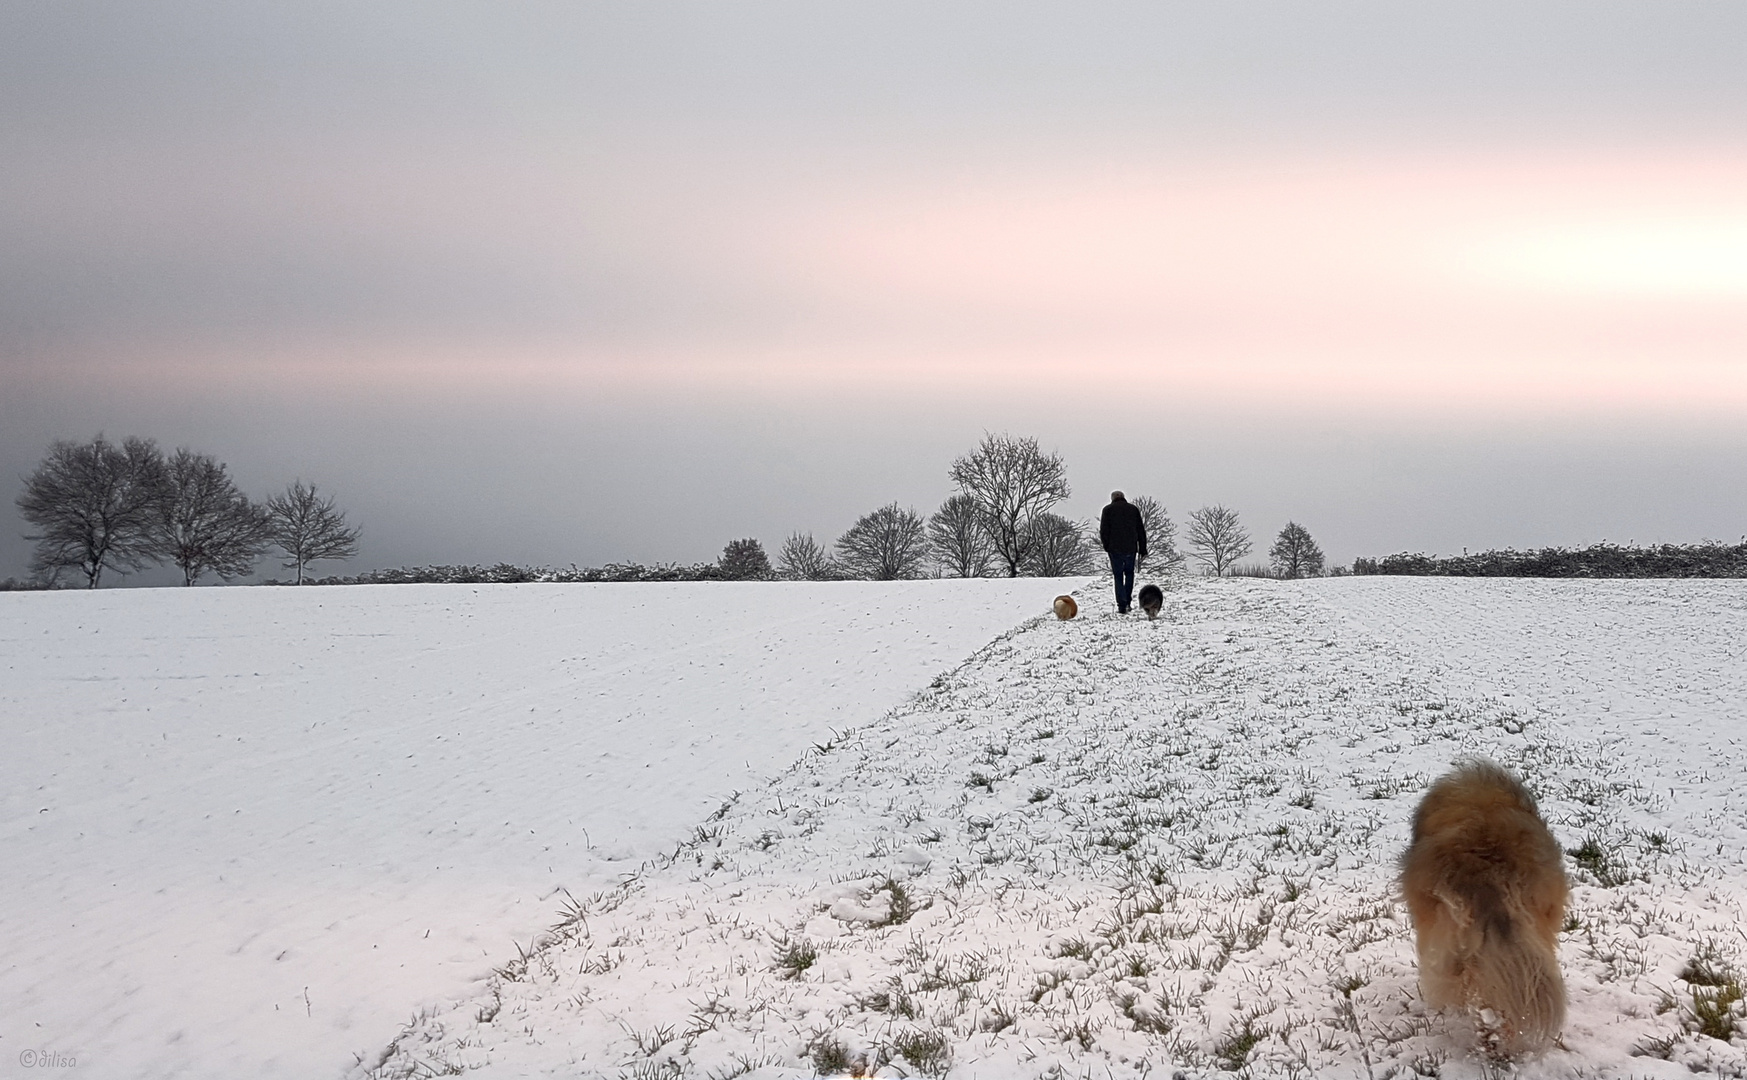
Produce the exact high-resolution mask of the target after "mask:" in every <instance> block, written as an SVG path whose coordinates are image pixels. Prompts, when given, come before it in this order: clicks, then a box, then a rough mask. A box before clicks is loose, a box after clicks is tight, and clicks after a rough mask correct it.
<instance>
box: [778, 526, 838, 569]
mask: <svg viewBox="0 0 1747 1080" xmlns="http://www.w3.org/2000/svg"><path fill="white" fill-rule="evenodd" d="M776 573H777V576H778V577H780V578H782V579H784V580H785V581H830V580H831V579H832V578H834V577H836V576H837V569H836V567H834V566H833V565H832V563H831V555H830V553H829V552H827V551H826V550H825V549H824V548H823V547H821V546H820V545H819V542H818V541H816V540H814V539H813V534H812V533H790V534H789V538H788V539H787V540H784V541H783V546H782V548H781V549H780V550H778V551H777V554H776Z"/></svg>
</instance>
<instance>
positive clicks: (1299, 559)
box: [1268, 521, 1322, 578]
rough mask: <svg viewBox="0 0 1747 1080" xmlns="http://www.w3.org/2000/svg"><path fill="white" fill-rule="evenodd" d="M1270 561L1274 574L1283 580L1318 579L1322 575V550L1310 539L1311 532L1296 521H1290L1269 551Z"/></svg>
mask: <svg viewBox="0 0 1747 1080" xmlns="http://www.w3.org/2000/svg"><path fill="white" fill-rule="evenodd" d="M1268 559H1269V561H1270V562H1272V563H1273V566H1274V572H1275V573H1276V574H1278V575H1279V576H1281V577H1283V578H1302V577H1316V576H1317V575H1318V574H1321V573H1322V549H1321V548H1320V547H1317V546H1316V541H1315V540H1312V539H1311V538H1310V531H1309V530H1308V529H1306V528H1305V527H1304V526H1302V525H1300V524H1298V523H1297V522H1296V521H1288V522H1287V523H1286V527H1285V528H1284V529H1281V530H1280V535H1279V536H1278V537H1276V538H1275V540H1274V546H1273V547H1271V548H1269V549H1268Z"/></svg>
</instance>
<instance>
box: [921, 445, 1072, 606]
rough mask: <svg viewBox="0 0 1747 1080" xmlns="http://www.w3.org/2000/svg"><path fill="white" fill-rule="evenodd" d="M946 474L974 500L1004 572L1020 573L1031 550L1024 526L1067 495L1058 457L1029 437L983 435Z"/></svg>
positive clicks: (1012, 575) (1064, 474)
mask: <svg viewBox="0 0 1747 1080" xmlns="http://www.w3.org/2000/svg"><path fill="white" fill-rule="evenodd" d="M949 475H950V476H951V478H952V482H953V483H954V484H956V485H958V489H959V491H961V492H963V493H964V494H966V495H969V496H970V497H971V498H972V499H975V500H976V504H977V508H978V510H979V511H980V512H981V514H982V517H983V527H984V529H985V530H986V531H987V532H988V535H989V541H990V543H991V544H992V545H993V546H994V549H995V553H996V554H997V555H999V556H1000V558H1001V561H1002V562H1004V563H1005V564H1006V567H1007V576H1008V577H1018V576H1019V570H1020V567H1021V566H1022V565H1023V564H1024V562H1025V558H1026V555H1027V554H1028V550H1029V549H1028V544H1029V543H1030V541H1029V539H1028V536H1029V534H1028V532H1027V529H1026V527H1027V526H1028V525H1030V524H1031V521H1032V519H1033V518H1035V517H1037V515H1039V514H1042V513H1044V512H1046V511H1048V510H1049V509H1050V508H1051V507H1053V506H1055V505H1056V504H1057V503H1059V502H1061V501H1062V500H1063V499H1066V498H1067V497H1068V495H1069V494H1070V491H1069V489H1068V477H1067V466H1065V465H1064V464H1062V459H1061V455H1059V454H1045V453H1044V452H1043V451H1042V449H1040V448H1039V447H1038V445H1037V440H1036V439H1035V438H1033V437H1031V436H1024V437H1021V438H1015V437H1013V436H1011V435H1004V434H1003V435H991V434H985V435H984V436H983V441H982V443H981V445H979V446H978V447H977V448H976V449H975V450H973V451H971V452H970V453H969V454H966V455H965V456H964V457H961V458H959V459H958V460H956V461H954V462H953V463H952V469H951V472H950V473H949Z"/></svg>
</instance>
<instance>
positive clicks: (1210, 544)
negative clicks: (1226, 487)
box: [1189, 505, 1250, 577]
mask: <svg viewBox="0 0 1747 1080" xmlns="http://www.w3.org/2000/svg"><path fill="white" fill-rule="evenodd" d="M1189 551H1190V554H1192V555H1193V556H1194V557H1195V558H1196V559H1197V560H1198V561H1200V562H1201V563H1202V565H1204V566H1206V567H1207V568H1208V569H1210V570H1212V571H1213V576H1214V577H1221V576H1223V575H1224V574H1225V572H1226V571H1227V570H1229V569H1231V566H1232V564H1233V563H1235V562H1237V561H1238V560H1239V559H1241V558H1243V557H1244V556H1245V555H1248V554H1249V553H1250V534H1249V533H1247V532H1245V531H1244V527H1243V525H1242V524H1241V523H1239V521H1238V519H1237V511H1236V510H1228V509H1226V508H1225V507H1223V506H1217V505H1215V506H1203V507H1202V508H1201V509H1199V510H1194V511H1191V512H1190V514H1189Z"/></svg>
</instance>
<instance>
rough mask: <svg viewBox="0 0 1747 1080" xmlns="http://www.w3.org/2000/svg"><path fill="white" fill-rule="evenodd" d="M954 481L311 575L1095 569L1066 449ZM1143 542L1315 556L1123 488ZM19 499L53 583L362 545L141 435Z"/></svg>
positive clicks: (1276, 571)
mask: <svg viewBox="0 0 1747 1080" xmlns="http://www.w3.org/2000/svg"><path fill="white" fill-rule="evenodd" d="M947 476H948V479H950V480H951V482H952V485H953V488H954V492H953V494H951V495H950V496H948V497H947V499H946V500H945V501H944V502H942V503H941V505H940V506H939V508H938V509H936V510H935V511H934V512H933V513H932V514H930V515H928V516H927V517H924V516H923V515H921V514H919V513H918V512H917V511H916V510H915V509H913V508H908V507H904V506H902V505H900V504H899V503H898V502H896V501H894V502H891V503H888V504H886V505H885V506H881V507H879V508H877V509H875V510H872V511H870V512H868V513H866V514H863V515H862V516H861V517H860V518H858V519H857V520H856V521H855V523H854V524H853V525H851V526H850V527H849V529H848V530H846V531H845V532H844V533H843V534H842V535H841V536H839V537H837V538H836V540H835V541H833V542H831V543H829V544H822V543H820V542H818V541H817V540H815V539H814V537H813V535H812V534H811V533H801V532H796V533H792V534H790V535H789V536H788V537H787V539H785V540H784V541H783V543H782V544H781V546H780V547H779V548H778V550H777V553H776V558H775V560H774V562H773V560H772V559H771V558H770V556H769V555H768V553H767V552H766V551H765V548H764V545H763V544H762V542H760V541H759V540H757V539H753V538H747V539H740V540H734V541H731V542H730V543H729V544H728V545H727V546H726V547H725V548H724V549H723V552H722V555H721V557H720V558H719V559H717V560H716V561H714V562H710V563H701V564H698V565H696V566H676V565H666V566H660V565H658V566H654V567H646V566H643V565H640V564H635V563H615V564H611V565H609V566H606V567H601V568H593V569H579V568H577V567H575V566H571V567H570V568H569V569H567V570H548V569H543V568H527V567H517V566H512V565H509V564H499V565H497V566H493V567H478V566H432V567H420V568H415V569H405V568H402V569H397V570H377V571H370V572H368V573H366V574H362V575H358V576H354V577H329V578H324V579H322V580H321V582H320V583H321V584H367V583H399V582H443V581H455V582H461V581H467V582H517V581H579V582H580V581H701V580H760V579H772V578H780V579H785V580H792V581H828V580H841V579H867V580H882V581H884V580H897V579H906V578H919V577H928V576H947V577H965V578H971V577H992V576H1005V577H1021V576H1025V577H1064V576H1073V575H1079V574H1088V573H1092V572H1094V571H1095V570H1097V569H1099V568H1100V567H1101V565H1102V558H1101V554H1102V553H1101V549H1100V545H1099V544H1098V539H1097V527H1096V524H1095V523H1093V522H1085V521H1075V520H1072V519H1069V518H1067V517H1064V516H1062V515H1061V514H1058V513H1057V512H1056V508H1057V507H1059V506H1060V504H1061V503H1062V502H1064V501H1065V500H1066V499H1067V498H1068V497H1069V495H1070V494H1071V489H1070V487H1069V485H1068V479H1067V466H1066V464H1065V463H1064V462H1063V460H1062V458H1061V455H1059V454H1057V453H1053V452H1046V451H1045V450H1044V449H1043V448H1042V447H1041V446H1040V445H1039V443H1038V440H1037V439H1036V438H1034V437H1031V436H1014V435H1008V434H998V435H997V434H985V435H984V436H983V439H982V441H981V442H980V443H979V444H978V445H977V446H976V448H975V449H973V450H972V451H971V452H969V453H967V454H965V455H963V456H961V457H959V458H957V459H955V460H954V461H953V462H952V463H951V465H950V467H949V468H948V470H947ZM1129 501H1130V502H1131V503H1132V504H1133V505H1134V506H1135V508H1136V509H1137V510H1139V511H1140V515H1141V520H1142V521H1143V522H1144V524H1145V526H1146V533H1147V539H1148V545H1147V547H1148V551H1147V558H1146V559H1145V560H1144V561H1143V563H1142V566H1143V568H1144V569H1147V570H1150V571H1151V572H1153V573H1157V574H1164V575H1174V574H1178V573H1181V572H1183V571H1184V570H1185V569H1186V567H1187V565H1188V563H1189V562H1190V561H1191V560H1192V561H1194V562H1195V563H1197V564H1198V565H1199V567H1200V568H1201V570H1202V571H1203V572H1204V573H1206V574H1209V575H1212V576H1225V575H1228V574H1232V573H1241V574H1249V575H1256V574H1261V575H1265V576H1269V577H1286V578H1297V577H1313V576H1317V575H1319V574H1322V573H1323V572H1324V560H1323V554H1322V551H1321V549H1320V548H1319V547H1317V544H1316V542H1315V540H1313V539H1312V538H1311V536H1310V533H1309V532H1308V531H1307V530H1305V529H1304V527H1303V526H1301V525H1299V524H1297V523H1296V522H1288V523H1287V524H1286V527H1285V528H1284V529H1282V530H1281V532H1280V534H1279V536H1278V537H1277V538H1276V539H1275V541H1274V544H1273V546H1272V547H1271V548H1270V549H1269V552H1268V555H1269V563H1270V565H1269V567H1268V568H1266V569H1264V568H1261V567H1256V566H1243V565H1242V564H1241V562H1240V560H1242V559H1244V558H1245V557H1246V556H1248V555H1249V554H1250V553H1251V552H1252V550H1253V548H1254V545H1253V544H1252V542H1251V539H1250V535H1249V533H1248V531H1247V530H1246V529H1245V528H1244V526H1243V523H1242V522H1241V521H1240V520H1239V517H1238V514H1237V512H1236V511H1234V510H1231V509H1230V508H1228V507H1226V506H1223V505H1213V506H1203V507H1201V508H1200V509H1197V510H1193V511H1191V512H1190V513H1189V515H1188V519H1187V529H1186V531H1185V533H1184V535H1183V540H1184V542H1185V548H1186V550H1184V551H1180V550H1179V549H1178V533H1177V525H1176V523H1175V522H1173V521H1172V520H1171V517H1170V515H1169V514H1168V513H1167V512H1166V509H1165V506H1164V504H1163V503H1161V502H1160V501H1159V500H1157V499H1156V498H1153V497H1152V496H1150V495H1144V494H1143V495H1136V496H1134V497H1133V498H1131V499H1130V500H1129ZM18 507H19V510H20V512H21V513H22V514H23V515H24V518H25V520H26V521H28V522H29V523H30V524H31V525H33V526H34V527H35V531H34V532H32V533H29V534H27V536H26V538H27V539H29V540H31V541H34V543H35V548H34V551H33V557H32V565H31V569H32V573H33V574H34V575H35V576H36V578H37V579H38V581H39V582H43V583H47V584H51V585H52V584H54V583H55V582H56V580H57V579H58V578H59V576H60V575H61V574H63V573H67V572H73V573H76V574H78V575H80V576H82V577H83V578H84V583H85V584H86V585H87V586H88V587H90V588H96V587H97V586H98V584H99V583H100V581H101V580H102V577H103V575H104V573H105V572H109V573H129V572H132V571H136V570H139V569H141V568H143V567H144V566H146V565H148V564H150V563H170V564H173V565H175V566H176V567H177V568H179V569H180V570H181V571H182V574H183V583H184V584H186V585H193V584H195V583H196V582H197V581H199V580H200V578H201V577H202V576H204V575H206V574H208V573H210V574H214V575H216V576H218V577H219V578H222V579H224V580H226V581H228V580H231V579H233V578H236V577H241V576H245V575H247V574H250V573H252V572H253V571H254V568H255V565H256V563H257V562H259V560H260V559H261V558H262V557H263V556H264V555H265V554H266V552H267V551H269V550H270V549H272V548H274V547H278V548H279V549H280V550H281V551H283V552H284V554H285V561H284V562H283V563H282V565H283V566H284V567H285V569H287V570H292V571H294V572H295V575H296V577H295V580H296V582H297V583H298V584H300V585H301V584H305V583H306V581H308V580H310V579H307V578H306V576H305V574H306V571H307V569H308V567H309V566H310V564H311V563H314V562H317V561H322V560H328V559H348V558H352V557H353V556H355V555H356V554H357V552H358V536H359V533H358V530H357V529H356V528H353V527H351V526H349V525H347V524H346V520H345V514H344V512H342V511H341V510H340V509H339V508H338V507H337V506H336V505H335V503H334V499H333V497H332V496H326V497H323V496H322V495H320V494H319V493H318V492H317V491H316V488H315V486H314V485H313V484H311V485H305V484H304V483H303V482H302V481H301V480H298V481H295V482H293V483H292V484H290V485H289V486H287V487H286V489H285V490H284V491H283V492H280V493H278V494H275V495H273V496H271V497H269V498H268V499H266V500H265V501H264V502H260V503H257V502H254V501H252V500H250V499H249V498H248V496H246V495H245V494H243V493H242V492H241V491H240V490H238V488H237V487H236V485H235V483H234V482H233V481H232V480H231V478H230V476H229V475H228V471H227V469H226V467H225V465H224V464H223V463H222V462H220V461H218V460H217V459H215V458H214V457H212V456H211V455H209V454H202V453H196V452H195V451H192V450H189V449H187V448H179V449H177V450H176V451H175V452H174V453H173V454H169V455H165V454H164V453H162V452H161V451H160V450H159V449H158V447H157V445H156V444H155V443H154V442H153V441H152V440H150V439H139V438H129V439H126V440H124V441H123V442H122V443H121V444H119V445H117V444H114V443H111V442H109V441H108V440H107V439H105V438H104V437H103V436H102V435H99V436H97V437H96V438H94V439H92V440H90V441H89V442H84V443H73V442H64V441H63V442H57V443H55V444H54V445H53V446H52V447H51V448H50V450H49V453H48V455H47V456H46V457H45V458H44V459H43V461H42V462H41V463H40V464H39V465H38V466H37V468H36V470H35V471H34V472H33V473H32V474H31V475H30V476H29V477H27V478H26V480H25V490H24V492H23V494H21V495H20V496H19V497H18Z"/></svg>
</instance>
